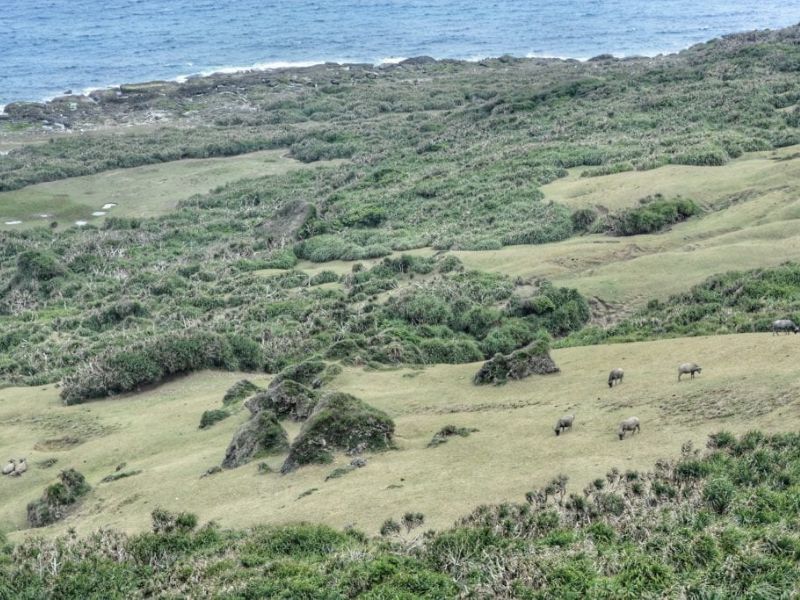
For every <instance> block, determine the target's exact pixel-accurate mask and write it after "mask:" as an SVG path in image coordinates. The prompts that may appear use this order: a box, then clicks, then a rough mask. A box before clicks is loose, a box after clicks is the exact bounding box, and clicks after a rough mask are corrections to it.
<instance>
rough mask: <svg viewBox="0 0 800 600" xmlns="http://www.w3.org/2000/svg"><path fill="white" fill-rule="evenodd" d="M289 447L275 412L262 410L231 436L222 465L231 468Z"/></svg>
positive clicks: (283, 450)
mask: <svg viewBox="0 0 800 600" xmlns="http://www.w3.org/2000/svg"><path fill="white" fill-rule="evenodd" d="M288 449H289V437H288V435H287V434H286V431H285V430H284V429H283V427H282V426H281V424H280V423H279V422H278V418H277V416H276V415H275V413H273V412H271V411H268V410H264V411H261V412H259V413H256V414H255V415H253V417H252V418H251V419H250V420H248V421H247V422H246V423H245V424H244V425H242V426H241V427H240V428H239V430H238V431H237V432H236V434H235V435H234V436H233V439H232V440H231V443H230V444H229V445H228V449H227V450H226V451H225V458H224V459H223V461H222V466H223V467H224V468H226V469H233V468H235V467H238V466H241V465H243V464H245V463H247V462H250V461H251V460H253V459H254V458H258V457H260V456H266V455H269V454H278V453H280V452H285V451H286V450H288Z"/></svg>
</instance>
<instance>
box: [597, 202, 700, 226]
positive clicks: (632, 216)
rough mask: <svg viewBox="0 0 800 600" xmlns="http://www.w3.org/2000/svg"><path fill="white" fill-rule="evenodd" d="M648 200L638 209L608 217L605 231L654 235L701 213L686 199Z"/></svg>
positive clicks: (695, 205) (694, 204) (698, 208)
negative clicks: (668, 226)
mask: <svg viewBox="0 0 800 600" xmlns="http://www.w3.org/2000/svg"><path fill="white" fill-rule="evenodd" d="M646 200H647V201H646V202H645V203H644V204H642V205H641V206H638V207H636V208H630V209H626V210H623V211H622V212H619V213H615V214H612V215H608V216H607V217H606V222H605V229H606V230H607V231H608V232H609V233H611V234H612V235H639V234H643V233H653V232H656V231H659V230H661V229H663V228H664V227H666V226H667V225H672V224H674V223H678V222H680V221H685V220H686V219H688V218H689V217H692V216H694V215H696V214H698V213H699V212H700V207H699V206H698V205H697V204H696V203H695V202H694V201H693V200H689V199H685V198H676V199H674V200H664V199H661V198H655V199H646Z"/></svg>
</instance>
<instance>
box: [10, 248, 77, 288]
mask: <svg viewBox="0 0 800 600" xmlns="http://www.w3.org/2000/svg"><path fill="white" fill-rule="evenodd" d="M65 273H66V269H65V268H64V266H63V265H62V264H61V263H60V262H59V260H58V259H57V258H56V256H55V255H54V254H53V253H51V252H47V251H45V250H28V251H26V252H22V253H21V254H19V255H18V256H17V274H16V279H17V280H18V281H20V282H25V281H48V280H50V279H53V278H55V277H59V276H61V275H64V274H65Z"/></svg>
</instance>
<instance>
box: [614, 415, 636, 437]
mask: <svg viewBox="0 0 800 600" xmlns="http://www.w3.org/2000/svg"><path fill="white" fill-rule="evenodd" d="M640 429H641V427H640V426H639V417H630V418H628V419H625V420H624V421H622V422H621V423H620V424H619V429H617V435H618V436H619V439H623V438H624V437H625V434H626V433H627V432H629V431H630V432H631V435H633V434H634V433H638V432H639V431H640Z"/></svg>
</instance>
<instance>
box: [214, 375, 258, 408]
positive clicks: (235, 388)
mask: <svg viewBox="0 0 800 600" xmlns="http://www.w3.org/2000/svg"><path fill="white" fill-rule="evenodd" d="M260 390H261V388H260V387H258V386H257V385H256V384H254V383H253V382H252V381H249V380H247V379H242V380H240V381H237V382H236V383H234V384H233V385H232V386H231V387H230V388H228V390H227V391H226V392H225V395H224V396H223V397H222V404H223V405H224V406H230V405H231V404H236V403H237V402H241V401H242V400H244V399H245V398H247V397H249V396H252V395H253V394H255V393H256V392H258V391H260Z"/></svg>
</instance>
